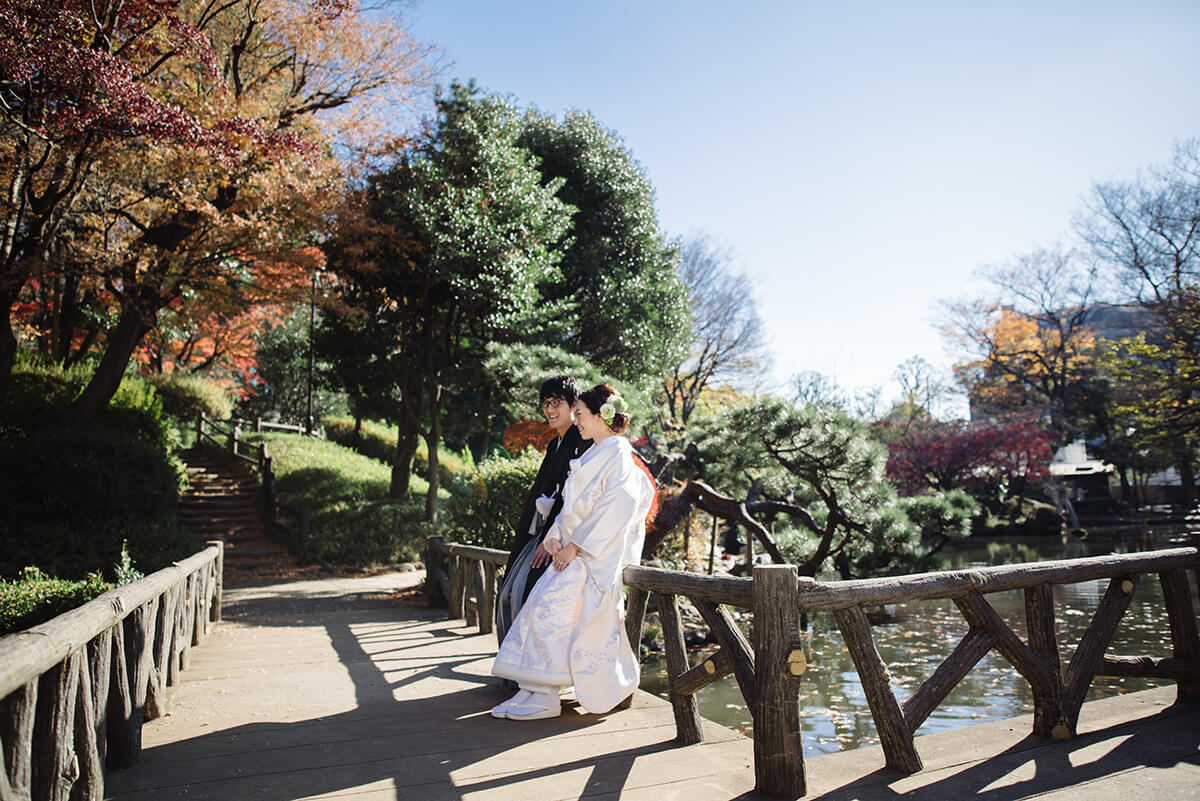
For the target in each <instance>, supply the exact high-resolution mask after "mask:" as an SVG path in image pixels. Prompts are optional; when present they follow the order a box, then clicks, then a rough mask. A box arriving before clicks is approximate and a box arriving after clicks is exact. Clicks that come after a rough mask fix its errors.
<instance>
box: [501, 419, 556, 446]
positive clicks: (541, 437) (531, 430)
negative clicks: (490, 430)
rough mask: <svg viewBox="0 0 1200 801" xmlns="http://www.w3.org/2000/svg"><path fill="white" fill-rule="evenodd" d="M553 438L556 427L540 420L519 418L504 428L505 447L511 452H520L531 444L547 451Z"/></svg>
mask: <svg viewBox="0 0 1200 801" xmlns="http://www.w3.org/2000/svg"><path fill="white" fill-rule="evenodd" d="M552 439H554V429H553V428H551V427H550V426H549V425H547V424H546V423H543V422H541V421H540V420H518V421H517V422H515V423H513V424H512V425H510V426H509V427H508V428H506V429H504V448H505V450H507V451H508V452H509V453H511V454H518V453H520V452H521V451H523V450H525V449H526V448H528V447H530V446H532V447H534V448H536V449H538V450H539V451H545V450H546V446H547V445H549V444H550V440H552Z"/></svg>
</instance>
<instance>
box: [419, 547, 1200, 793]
mask: <svg viewBox="0 0 1200 801" xmlns="http://www.w3.org/2000/svg"><path fill="white" fill-rule="evenodd" d="M447 556H450V558H451V559H452V562H448V561H447V558H446V557H447ZM507 556H508V555H507V553H505V552H504V551H497V550H494V549H488V548H474V547H469V546H462V545H453V544H446V543H442V542H441V541H440V540H431V541H430V547H429V557H430V560H429V562H428V563H427V564H428V566H429V574H428V575H429V576H430V577H432V578H430V579H427V585H426V586H427V588H430V589H429V592H430V603H431V604H434V603H437V602H438V601H439V596H438V593H441V594H442V597H444V598H445V599H447V600H449V602H450V605H451V611H450V614H451V616H452V617H462V616H463V615H464V609H466V608H469V605H470V604H475V605H476V606H477V608H479V609H481V610H482V609H484V608H488V609H491V608H494V604H495V597H494V593H495V580H494V573H492V574H491V575H492V576H493V578H492V579H491V583H489V581H488V580H480V579H479V578H477V577H478V576H483V575H484V573H483V570H482V568H481V567H479V564H480V562H481V561H486V562H488V563H489V564H491V565H498V564H499V565H502V564H504V562H505V560H506V558H507ZM447 567H449V568H450V569H447ZM1188 570H1192V571H1194V572H1195V573H1196V577H1197V582H1198V583H1200V548H1196V547H1186V548H1172V549H1168V550H1160V551H1148V552H1145V553H1136V554H1122V555H1113V556H1098V557H1090V558H1083V559H1070V560H1062V561H1054V562H1035V563H1028V564H1019V565H1009V566H1004V567H989V568H980V569H975V570H958V571H947V572H940V573H924V574H916V575H908V576H898V577H889V578H878V579H861V580H854V581H836V582H821V581H815V580H813V579H810V578H800V577H798V576H797V573H796V568H795V567H794V566H793V565H759V566H756V567H755V568H754V576H753V578H752V579H751V578H718V577H712V576H705V575H700V574H695V573H682V572H678V571H673V570H662V569H657V568H649V567H641V566H631V567H627V568H625V573H624V580H625V585H626V587H627V588H628V593H627V595H626V608H625V624H626V627H627V630H628V633H629V640H630V642H633V643H637V642H639V641H640V639H641V628H642V621H643V618H644V615H645V611H646V607H647V601H648V598H649V595H650V593H653V594H654V596H655V599H656V606H657V609H658V613H659V619H660V623H661V625H662V629H663V641H664V644H665V648H666V660H667V674H668V681H669V684H668V687H669V690H668V696H669V698H670V701H671V705H672V707H673V708H674V712H675V726H676V740H677V741H678V742H680V743H697V742H700V741H701V740H702V738H703V733H702V729H701V726H700V714H699V711H698V708H697V705H696V700H695V693H696V692H697V691H698V690H700V689H702V688H704V687H706V686H707V685H709V684H711V683H712V682H714V681H716V680H717V679H720V678H723V677H724V676H727V675H729V674H730V673H733V674H735V675H736V678H737V683H738V687H739V688H740V690H741V692H742V696H743V697H744V698H745V700H746V705H747V707H748V708H749V709H750V712H751V715H752V716H753V719H754V770H755V780H756V789H757V790H758V791H760V792H763V793H765V794H768V795H772V796H784V797H795V796H801V795H804V793H805V791H806V780H805V768H804V754H803V750H802V748H801V728H800V699H799V696H800V681H801V678H802V676H803V675H804V673H805V672H806V670H807V660H806V657H805V652H804V639H803V637H802V633H801V631H800V628H799V618H800V614H801V613H812V612H817V611H828V612H831V613H833V616H834V618H835V620H836V621H837V624H838V627H839V628H840V630H841V632H842V637H843V639H844V641H845V644H846V648H847V650H848V651H849V652H850V655H851V657H852V658H853V660H854V664H855V667H856V669H857V671H858V674H859V678H860V680H861V681H862V685H863V689H864V692H865V693H866V696H867V703H868V706H869V708H870V710H871V716H872V718H873V720H874V722H875V728H876V731H877V732H878V734H879V739H880V743H881V745H882V747H883V751H884V755H885V760H886V764H887V766H888V767H889V768H894V769H897V770H900V771H903V772H905V773H915V772H916V771H919V770H921V767H922V765H921V758H920V756H919V755H918V754H917V751H916V748H915V745H914V737H915V734H916V731H917V729H918V728H919V727H920V726H921V724H922V723H923V722H924V721H925V720H926V719H927V718H928V717H929V715H930V713H932V712H933V710H934V709H936V708H937V706H938V705H939V704H940V703H941V702H942V701H943V700H944V699H945V698H946V696H947V695H948V694H949V693H950V692H951V690H953V689H954V687H955V686H957V685H958V683H959V682H960V681H962V679H963V678H964V677H965V676H966V675H967V674H968V673H969V672H970V670H971V669H972V668H973V667H974V666H975V665H976V664H977V663H978V662H979V660H980V659H982V658H983V657H984V655H986V654H987V653H988V652H989V651H991V650H993V649H995V650H996V651H998V652H999V653H1000V655H1001V656H1003V657H1004V658H1005V659H1006V660H1008V662H1010V663H1011V664H1012V665H1013V667H1014V668H1015V669H1016V670H1017V672H1018V673H1020V675H1021V676H1022V677H1023V678H1024V679H1025V680H1026V681H1028V682H1029V685H1030V688H1031V690H1032V694H1033V702H1034V721H1033V733H1034V734H1035V735H1040V736H1046V737H1053V738H1056V739H1066V738H1069V737H1072V736H1074V734H1075V731H1076V726H1077V724H1078V721H1079V711H1080V707H1081V706H1082V704H1083V699H1084V697H1085V696H1086V695H1087V691H1088V688H1089V687H1090V686H1091V684H1092V681H1093V679H1094V678H1095V677H1097V676H1142V677H1149V678H1157V679H1163V680H1169V681H1174V682H1176V683H1177V687H1178V698H1179V699H1180V700H1190V701H1196V700H1200V638H1198V636H1197V624H1196V612H1195V608H1194V606H1193V604H1192V599H1191V591H1190V587H1189V583H1188V577H1187V571H1188ZM1143 574H1157V575H1158V578H1159V582H1160V584H1161V586H1162V591H1163V600H1164V603H1165V606H1166V611H1167V623H1168V626H1169V629H1170V635H1171V643H1172V651H1173V652H1172V654H1171V656H1169V657H1160V656H1152V655H1136V656H1110V655H1107V653H1106V652H1107V650H1108V646H1109V643H1110V642H1111V641H1112V638H1113V635H1114V634H1115V632H1116V629H1117V624H1118V623H1119V622H1120V619H1121V617H1122V615H1123V614H1124V612H1125V610H1126V608H1127V607H1128V605H1129V601H1130V599H1131V598H1132V596H1133V590H1134V588H1135V586H1136V584H1137V581H1138V579H1139V577H1140V576H1141V575H1143ZM1098 579H1108V580H1109V582H1108V588H1107V591H1106V592H1105V594H1104V597H1103V598H1102V599H1101V601H1100V604H1099V606H1098V608H1097V609H1096V611H1095V613H1094V614H1093V616H1092V620H1091V623H1090V624H1089V626H1088V627H1087V629H1086V630H1085V632H1084V634H1083V636H1082V638H1081V640H1080V642H1079V645H1078V647H1077V648H1076V650H1075V653H1074V655H1073V656H1072V658H1071V660H1070V662H1069V663H1068V665H1067V666H1066V668H1065V669H1064V668H1063V666H1062V662H1061V660H1060V658H1059V650H1058V648H1059V644H1058V640H1057V635H1056V632H1055V611H1054V603H1053V594H1052V592H1053V586H1054V585H1058V584H1075V583H1079V582H1084V581H1094V580H1098ZM1004 590H1022V591H1024V593H1025V623H1026V632H1027V635H1026V639H1025V640H1022V639H1021V638H1020V637H1019V636H1018V635H1017V634H1016V633H1015V632H1013V630H1012V629H1011V628H1010V627H1009V626H1008V624H1007V623H1006V622H1005V621H1004V620H1003V619H1001V617H1000V615H999V614H998V613H997V612H996V611H995V609H993V608H992V606H991V605H990V604H989V603H988V602H987V600H985V598H984V596H985V595H987V594H989V593H994V592H1000V591H1004ZM472 593H476V595H475V596H472V595H471V594H472ZM489 593H491V598H490V599H489V598H488V595H489ZM680 597H683V598H687V599H688V600H689V601H690V602H691V603H692V605H693V606H694V607H695V608H696V610H697V611H698V612H699V613H700V615H701V616H702V617H703V618H704V620H705V622H706V623H707V624H708V625H709V627H710V628H711V629H712V631H713V634H714V635H715V637H716V639H717V642H718V643H719V646H720V647H719V648H718V650H717V651H716V652H715V653H713V654H711V655H709V656H707V657H705V658H704V659H703V660H701V661H700V663H699V664H697V665H695V666H691V665H689V663H688V656H687V652H686V650H685V647H684V638H683V625H682V621H681V618H680V614H679V600H678V599H679V598H680ZM934 599H948V600H951V601H953V602H954V604H955V605H956V606H957V607H958V609H959V611H960V613H961V614H962V615H963V618H964V620H965V621H966V623H967V632H966V634H965V635H964V637H963V638H962V640H961V641H960V642H959V643H958V645H957V646H956V647H955V648H954V650H953V651H952V652H951V653H950V655H949V656H948V657H947V658H946V659H945V660H944V661H943V662H942V663H941V664H940V665H939V666H938V667H937V668H936V669H935V670H934V671H933V673H932V674H931V675H930V676H929V677H928V678H927V679H926V680H925V682H924V684H922V685H921V686H920V687H919V688H918V689H917V690H916V692H914V693H913V694H912V695H911V696H910V697H909V698H908V699H907V700H905V701H904V702H903V703H900V701H899V700H898V699H897V698H896V696H895V694H894V693H893V691H892V688H891V685H890V682H889V675H888V670H887V666H886V664H884V662H883V660H882V658H881V657H880V656H879V652H878V650H877V649H876V648H875V642H874V639H873V637H872V635H871V625H870V623H869V621H868V620H867V615H866V612H865V611H864V610H865V609H870V608H875V607H878V606H883V605H887V604H895V603H903V602H911V601H920V600H934ZM456 604H458V605H457V606H456ZM724 606H732V607H740V608H743V609H750V610H753V612H754V622H753V637H752V641H753V645H751V643H749V642H747V640H746V638H745V636H744V635H743V634H742V633H741V631H740V629H739V628H738V627H737V625H736V624H735V622H734V620H733V618H732V617H731V616H730V614H729V612H728V611H727V610H726V609H724V608H723V607H724ZM479 625H480V629H481V631H484V630H486V631H490V630H491V623H490V620H489V621H487V622H486V625H487V628H486V629H484V628H483V627H484V625H485V621H484V619H483V618H482V617H480V618H479Z"/></svg>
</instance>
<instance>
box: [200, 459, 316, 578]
mask: <svg viewBox="0 0 1200 801" xmlns="http://www.w3.org/2000/svg"><path fill="white" fill-rule="evenodd" d="M181 456H182V457H183V461H184V463H185V464H186V465H187V475H188V489H187V491H186V492H184V494H183V495H182V497H180V499H179V522H180V524H181V525H182V526H183V527H184V528H185V529H187V530H188V531H190V532H192V534H193V535H194V536H195V537H196V538H197V539H199V540H201V541H206V540H214V539H216V540H223V541H224V542H225V584H226V585H227V586H237V585H238V584H246V583H249V582H251V581H254V580H256V579H264V578H280V577H282V576H286V575H292V574H294V573H295V572H296V569H297V565H298V563H297V561H296V558H295V557H294V556H292V554H291V553H289V552H288V550H287V549H286V548H284V547H283V546H282V545H278V544H277V543H274V542H271V541H270V540H268V539H267V537H266V524H265V522H264V520H263V516H262V504H261V500H262V488H261V487H260V485H259V482H258V480H257V479H255V478H254V477H253V476H251V475H249V474H248V472H247V471H246V470H244V469H243V468H242V467H241V465H240V464H238V463H237V462H236V461H235V460H234V458H233V457H231V456H227V455H224V454H219V453H213V452H210V451H205V450H201V449H198V448H193V449H191V450H187V451H184V452H183V453H182V454H181Z"/></svg>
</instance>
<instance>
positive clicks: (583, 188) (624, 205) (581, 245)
mask: <svg viewBox="0 0 1200 801" xmlns="http://www.w3.org/2000/svg"><path fill="white" fill-rule="evenodd" d="M517 143H518V144H519V145H520V146H522V147H524V148H526V149H528V150H529V151H530V152H531V153H533V154H534V155H535V156H536V157H537V158H538V160H539V162H540V164H539V169H540V171H541V174H542V182H543V183H544V184H545V185H547V186H549V185H552V184H553V185H555V186H556V187H557V192H556V195H557V197H558V199H559V200H561V201H562V202H563V203H565V204H567V205H569V206H573V207H574V208H575V209H577V210H578V212H577V213H576V214H575V216H574V217H573V218H572V221H571V228H570V239H569V241H567V242H566V243H565V245H566V246H565V248H564V249H563V253H562V260H561V262H560V263H559V269H560V275H558V276H555V277H554V278H553V280H548V281H545V282H543V283H542V284H541V285H540V287H539V290H540V292H541V295H542V298H543V304H544V305H543V308H542V310H541V311H542V320H544V321H545V324H544V325H542V326H538V327H536V328H531V330H530V333H531V334H532V335H533V338H531V339H526V341H527V342H541V343H553V344H557V345H559V346H561V347H562V348H563V349H564V350H566V351H568V352H569V353H576V354H579V355H580V356H583V357H584V358H586V359H587V360H588V361H589V362H591V363H592V364H595V365H596V366H597V367H599V368H600V369H601V370H602V371H604V372H605V373H608V374H611V375H615V376H617V377H619V378H621V379H624V380H626V381H630V382H633V383H647V384H648V383H650V381H651V380H652V378H651V377H653V376H659V375H662V374H663V373H664V372H665V371H666V370H668V369H669V368H670V367H671V365H672V364H674V363H676V362H677V360H678V358H679V355H680V354H681V353H682V352H683V351H684V349H685V347H686V342H687V338H688V335H689V327H688V324H689V318H688V306H687V291H686V289H685V288H684V286H683V284H682V283H681V282H680V280H679V278H678V276H677V274H676V270H675V268H676V264H677V263H678V259H679V255H678V252H677V250H676V248H675V247H674V246H673V245H671V244H669V243H667V242H665V241H664V239H663V236H662V234H661V233H660V232H659V229H658V219H657V214H656V212H655V209H654V189H653V188H652V187H651V185H650V182H649V181H648V180H647V178H646V175H645V172H644V171H643V170H642V168H641V166H640V165H639V164H638V163H637V162H636V161H635V160H634V158H633V154H632V153H630V151H629V150H628V149H627V148H626V147H625V146H624V144H623V143H622V142H621V139H620V137H618V136H617V134H615V133H614V132H612V131H610V130H608V129H606V128H604V127H603V126H602V125H601V124H600V123H599V122H597V121H596V120H595V119H594V118H593V117H592V116H591V115H589V114H585V113H581V112H572V113H569V114H567V115H566V116H565V118H564V119H563V121H562V122H561V123H559V122H557V121H556V120H555V118H554V117H553V116H549V115H544V114H541V113H539V112H537V111H529V112H528V113H527V114H526V115H525V118H524V119H523V120H522V123H521V134H520V137H519V139H518V141H517Z"/></svg>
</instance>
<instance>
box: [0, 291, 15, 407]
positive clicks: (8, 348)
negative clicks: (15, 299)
mask: <svg viewBox="0 0 1200 801" xmlns="http://www.w3.org/2000/svg"><path fill="white" fill-rule="evenodd" d="M0 303H2V304H4V318H3V320H2V321H0V400H3V399H4V398H5V397H6V396H7V395H8V388H9V384H10V381H11V379H12V369H13V364H14V363H15V362H16V360H17V337H16V335H15V334H13V330H12V301H11V299H9V298H8V297H7V296H5V297H0Z"/></svg>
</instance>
